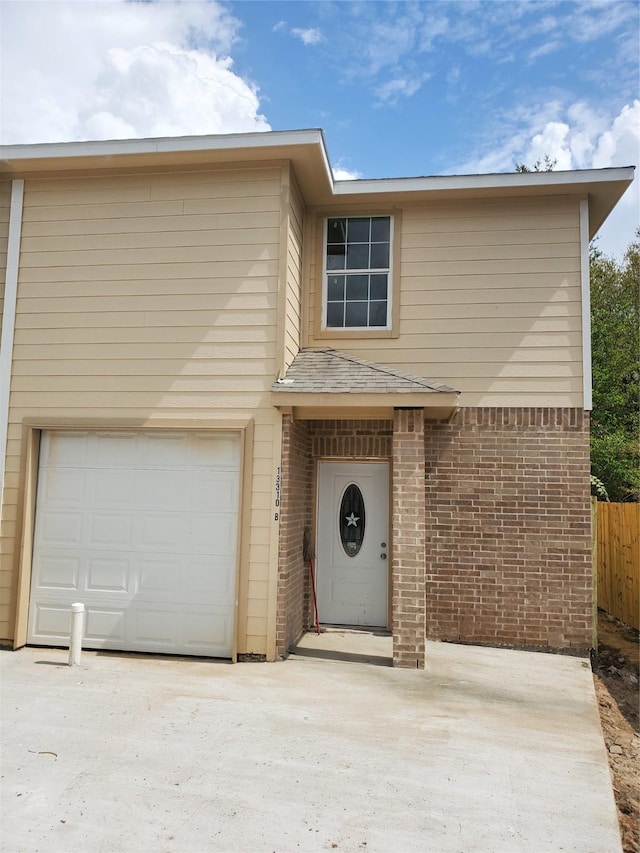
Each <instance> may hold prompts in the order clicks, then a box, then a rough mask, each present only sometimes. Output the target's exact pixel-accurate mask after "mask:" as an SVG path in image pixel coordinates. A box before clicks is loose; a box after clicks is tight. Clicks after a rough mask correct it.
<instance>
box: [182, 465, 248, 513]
mask: <svg viewBox="0 0 640 853" xmlns="http://www.w3.org/2000/svg"><path fill="white" fill-rule="evenodd" d="M192 495H193V498H192V502H191V505H190V509H192V510H194V511H196V512H197V511H200V512H228V511H229V509H230V508H233V507H237V506H238V474H237V471H219V470H215V469H212V470H210V471H198V474H197V476H196V477H195V478H194V483H193V491H192Z"/></svg>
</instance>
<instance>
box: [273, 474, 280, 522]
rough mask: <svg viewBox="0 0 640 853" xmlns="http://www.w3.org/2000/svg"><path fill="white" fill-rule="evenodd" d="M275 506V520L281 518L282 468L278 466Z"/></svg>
mask: <svg viewBox="0 0 640 853" xmlns="http://www.w3.org/2000/svg"><path fill="white" fill-rule="evenodd" d="M274 503H275V508H276V511H275V512H274V514H273V520H274V521H279V520H280V468H276V493H275V502H274Z"/></svg>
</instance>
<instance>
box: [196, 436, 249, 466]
mask: <svg viewBox="0 0 640 853" xmlns="http://www.w3.org/2000/svg"><path fill="white" fill-rule="evenodd" d="M211 438H212V434H211V433H199V434H197V435H195V436H194V441H193V442H192V443H191V445H190V452H191V464H192V466H193V467H194V468H197V469H198V470H203V469H207V468H213V469H215V470H217V471H237V470H238V469H239V467H240V445H239V443H238V441H237V439H236V438H235V437H234V436H231V435H227V436H223V435H220V434H218V435H217V436H215V445H214V446H211Z"/></svg>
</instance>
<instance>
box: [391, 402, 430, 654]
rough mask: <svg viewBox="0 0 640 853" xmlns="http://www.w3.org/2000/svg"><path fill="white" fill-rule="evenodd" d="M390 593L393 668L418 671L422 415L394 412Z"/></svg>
mask: <svg viewBox="0 0 640 853" xmlns="http://www.w3.org/2000/svg"><path fill="white" fill-rule="evenodd" d="M392 476H393V487H392V513H391V514H392V522H393V540H392V542H393V552H392V555H391V558H392V560H391V571H392V581H391V595H392V599H391V600H392V631H393V665H394V666H401V667H410V668H412V669H416V668H418V669H424V665H425V659H424V651H425V634H426V630H425V489H424V413H423V411H422V409H408V410H406V409H399V410H396V411H395V412H394V421H393V474H392Z"/></svg>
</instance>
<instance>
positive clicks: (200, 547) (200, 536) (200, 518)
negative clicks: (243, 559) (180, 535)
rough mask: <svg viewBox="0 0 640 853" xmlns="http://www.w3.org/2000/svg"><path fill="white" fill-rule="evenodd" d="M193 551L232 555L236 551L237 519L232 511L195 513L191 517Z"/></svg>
mask: <svg viewBox="0 0 640 853" xmlns="http://www.w3.org/2000/svg"><path fill="white" fill-rule="evenodd" d="M189 521H190V525H189V527H190V541H191V546H192V547H191V551H192V553H196V554H202V553H207V554H215V555H217V556H222V557H224V556H230V555H232V554H235V551H236V536H237V520H236V516H235V515H232V514H231V513H229V512H228V513H224V514H222V513H216V514H215V515H206V514H204V513H203V514H201V515H193V516H191V518H190V520H189Z"/></svg>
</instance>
